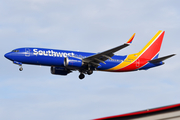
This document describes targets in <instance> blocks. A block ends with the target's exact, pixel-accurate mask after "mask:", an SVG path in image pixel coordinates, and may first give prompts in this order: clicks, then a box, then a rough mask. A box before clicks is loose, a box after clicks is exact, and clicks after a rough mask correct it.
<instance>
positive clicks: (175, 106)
mask: <svg viewBox="0 0 180 120" xmlns="http://www.w3.org/2000/svg"><path fill="white" fill-rule="evenodd" d="M177 107H180V104H175V105H170V106H165V107H160V108H154V109H147V110H143V111H138V112H133V113H127V114H122V115H115V116H109V117H104V118H98V119H94V120H108V119H113V118H122V117H131V116H132V117H133V116H137V115H144V114H150V113H156V112H159V111H164V110H169V109H172V108H177Z"/></svg>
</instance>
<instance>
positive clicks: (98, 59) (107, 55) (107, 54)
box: [82, 33, 135, 67]
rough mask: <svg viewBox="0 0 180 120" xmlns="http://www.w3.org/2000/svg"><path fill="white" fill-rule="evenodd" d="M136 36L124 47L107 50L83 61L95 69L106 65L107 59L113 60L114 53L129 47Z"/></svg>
mask: <svg viewBox="0 0 180 120" xmlns="http://www.w3.org/2000/svg"><path fill="white" fill-rule="evenodd" d="M134 36H135V33H134V34H133V35H132V37H131V38H130V39H129V40H128V41H127V42H126V43H124V44H123V45H120V46H117V47H115V48H112V49H109V50H106V51H104V52H101V53H97V54H95V55H92V56H89V57H87V58H84V59H82V60H83V62H84V63H87V64H91V65H93V66H95V67H98V66H100V65H99V63H104V64H106V63H105V62H104V61H106V60H107V59H111V57H112V56H114V53H115V52H117V51H119V50H121V49H123V48H125V47H127V46H129V45H130V44H131V43H132V40H133V38H134Z"/></svg>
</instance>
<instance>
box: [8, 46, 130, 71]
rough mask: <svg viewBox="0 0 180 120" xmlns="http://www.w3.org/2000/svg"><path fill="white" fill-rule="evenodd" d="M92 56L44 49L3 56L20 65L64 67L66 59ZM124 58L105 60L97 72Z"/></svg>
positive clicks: (27, 50) (10, 53)
mask: <svg viewBox="0 0 180 120" xmlns="http://www.w3.org/2000/svg"><path fill="white" fill-rule="evenodd" d="M94 54H95V53H87V52H78V51H68V50H56V49H45V48H19V49H15V50H13V51H11V52H9V53H7V54H5V57H6V58H8V59H10V60H11V61H13V62H18V63H22V64H33V65H44V66H58V67H64V59H65V58H66V57H76V58H80V59H83V58H86V57H88V56H92V55H94ZM126 57H127V55H125V56H117V55H114V56H113V57H112V59H108V60H106V61H105V64H104V63H100V66H98V67H97V70H106V69H110V68H112V67H114V66H117V65H118V64H120V63H121V62H123V61H124V59H125V58H126Z"/></svg>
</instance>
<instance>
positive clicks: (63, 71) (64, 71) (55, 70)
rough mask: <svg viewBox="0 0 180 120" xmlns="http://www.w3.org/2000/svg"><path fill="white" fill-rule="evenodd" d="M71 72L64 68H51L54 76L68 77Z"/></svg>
mask: <svg viewBox="0 0 180 120" xmlns="http://www.w3.org/2000/svg"><path fill="white" fill-rule="evenodd" d="M70 72H71V71H70V70H67V69H65V68H63V67H54V66H51V74H54V75H67V74H69V73H70Z"/></svg>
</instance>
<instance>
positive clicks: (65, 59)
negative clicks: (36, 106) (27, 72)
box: [4, 31, 175, 79]
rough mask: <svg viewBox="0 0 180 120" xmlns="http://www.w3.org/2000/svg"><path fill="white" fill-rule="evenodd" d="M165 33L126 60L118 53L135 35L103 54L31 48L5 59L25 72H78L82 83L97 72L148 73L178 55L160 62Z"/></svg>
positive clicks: (58, 73) (8, 54)
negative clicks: (33, 68)
mask: <svg viewBox="0 0 180 120" xmlns="http://www.w3.org/2000/svg"><path fill="white" fill-rule="evenodd" d="M164 33H165V31H158V32H157V33H156V35H155V36H154V37H153V38H152V39H151V40H150V41H149V42H148V43H147V44H146V46H145V47H144V48H143V49H142V50H141V51H140V52H138V53H134V54H130V55H124V56H120V55H114V53H115V52H117V51H118V50H121V49H123V48H125V47H127V46H129V45H130V44H131V42H132V40H133V38H134V36H135V34H133V36H132V37H131V38H130V39H129V40H128V41H127V42H126V43H124V44H123V45H120V46H117V47H115V48H112V49H110V50H106V51H104V52H100V53H87V52H77V51H67V50H56V49H45V48H30V47H28V48H18V49H15V50H13V51H11V52H9V53H6V54H5V55H4V56H5V57H6V58H7V59H9V60H11V61H12V62H13V63H15V64H17V65H19V66H20V68H19V70H20V71H22V70H23V68H22V64H31V65H44V66H50V67H51V73H52V74H55V75H67V74H69V73H71V72H72V71H76V70H78V71H79V72H80V75H79V78H80V79H83V78H84V77H85V75H84V74H88V75H91V74H92V73H93V71H95V70H97V71H107V72H128V71H137V70H147V69H149V68H152V67H156V66H159V65H162V64H164V62H163V61H164V60H165V59H167V58H170V57H172V56H174V55H175V54H172V55H168V56H165V57H161V58H158V55H159V51H160V47H161V43H162V40H163V37H164Z"/></svg>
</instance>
